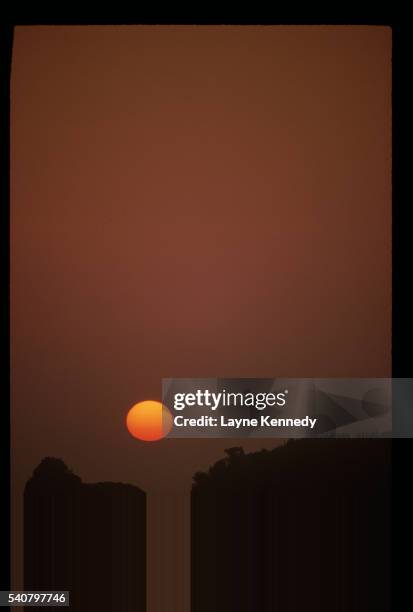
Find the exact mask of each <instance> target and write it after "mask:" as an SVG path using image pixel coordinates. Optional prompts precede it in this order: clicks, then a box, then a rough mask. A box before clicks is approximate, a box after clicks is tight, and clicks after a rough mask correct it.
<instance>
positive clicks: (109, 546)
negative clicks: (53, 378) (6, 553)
mask: <svg viewBox="0 0 413 612" xmlns="http://www.w3.org/2000/svg"><path fill="white" fill-rule="evenodd" d="M24 583H25V589H26V590H44V589H45V590H47V591H50V590H65V591H70V607H71V609H72V610H75V611H76V612H83V611H86V610H87V611H89V612H90V611H91V610H100V611H105V610H111V611H115V610H122V611H128V610H133V611H134V612H139V611H142V612H144V610H145V609H146V495H145V493H144V492H143V491H141V490H140V489H139V488H137V487H135V486H131V485H126V484H120V483H111V482H103V483H97V484H85V483H83V482H82V481H81V479H80V478H79V477H78V476H76V475H75V474H73V473H72V472H71V471H70V470H69V469H68V468H67V467H66V465H65V464H64V462H63V461H61V460H60V459H54V458H45V459H43V461H42V462H41V463H40V465H39V466H38V467H37V468H36V469H35V470H34V472H33V475H32V477H31V478H30V480H29V481H28V483H27V484H26V487H25V491H24Z"/></svg>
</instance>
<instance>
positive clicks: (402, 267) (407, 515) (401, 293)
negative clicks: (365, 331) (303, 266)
mask: <svg viewBox="0 0 413 612" xmlns="http://www.w3.org/2000/svg"><path fill="white" fill-rule="evenodd" d="M26 15H28V16H26V17H25V18H22V19H10V20H8V19H6V20H4V21H3V23H2V24H1V25H0V45H1V55H0V60H1V63H0V66H1V87H0V98H1V106H2V109H1V110H2V112H1V129H2V136H3V138H2V139H1V149H2V153H3V154H4V155H3V159H4V160H5V162H6V163H5V164H4V166H3V172H2V180H1V181H0V189H1V196H2V197H1V206H0V215H1V217H0V232H1V236H0V249H1V255H0V259H1V266H2V269H1V280H2V300H1V311H0V312H1V349H2V353H3V360H2V364H3V366H2V368H1V380H2V383H3V385H4V387H3V391H2V399H3V401H2V404H1V407H0V482H1V502H2V506H3V519H2V522H1V532H0V543H1V545H0V563H1V565H0V567H1V570H0V590H8V589H9V588H10V518H11V516H10V487H11V481H10V327H9V321H10V301H9V298H10V291H9V289H10V273H9V269H10V268H9V264H10V235H9V224H10V179H9V173H10V77H11V61H12V48H13V32H14V27H15V26H19V25H103V26H104V25H132V24H145V25H156V24H164V25H173V24H182V25H185V24H197V25H198V24H199V25H222V24H231V25H309V26H311V25H319V24H325V25H384V26H389V27H391V28H392V35H393V54H392V137H393V140H392V152H393V153H392V160H393V161H392V215H393V222H392V376H393V377H394V378H398V377H406V378H408V377H413V372H412V370H413V359H412V357H411V356H410V355H409V352H408V351H409V348H410V346H411V345H410V340H411V337H412V325H411V321H412V314H413V297H412V292H409V291H408V289H407V286H406V285H407V282H406V281H407V280H408V278H409V276H408V272H409V270H410V266H409V263H410V262H409V258H410V260H413V257H412V251H413V249H412V246H411V244H412V240H411V238H410V237H409V236H408V233H409V232H410V228H411V224H410V221H411V217H412V215H411V211H410V209H409V203H410V202H409V200H408V196H410V192H409V191H408V190H407V186H406V170H407V162H406V159H405V157H403V156H402V151H406V150H407V147H406V146H404V145H406V138H407V134H406V132H405V129H406V127H407V122H406V119H407V116H408V115H407V113H406V112H405V109H406V108H407V104H408V103H409V102H410V97H411V94H410V95H407V97H406V94H402V85H403V84H404V83H405V82H406V81H407V79H406V76H407V74H408V73H407V70H406V72H403V69H402V63H403V59H404V58H405V57H406V55H407V50H408V49H407V40H408V38H407V29H406V28H405V26H404V24H402V20H401V19H399V20H394V19H392V18H388V19H386V18H385V17H383V16H381V17H378V18H365V19H360V18H356V19H351V18H347V19H342V20H337V19H334V18H332V19H330V18H329V17H328V15H324V16H323V17H319V18H316V17H314V18H309V19H303V18H302V19H297V18H288V16H284V18H283V19H281V18H280V17H279V18H278V19H275V18H274V19H270V18H269V17H268V16H267V17H264V16H263V17H262V18H260V19H257V18H247V19H240V18H238V19H237V18H234V17H232V18H231V17H229V16H226V17H223V18H221V19H206V20H202V19H201V20H200V19H197V18H193V19H188V18H182V19H179V18H177V17H176V16H175V18H170V19H168V18H167V17H166V16H164V17H163V18H162V19H160V18H156V17H155V16H152V17H149V18H148V17H146V18H144V19H142V18H136V19H130V18H129V19H105V18H102V17H101V18H95V19H89V20H81V19H73V18H67V19H63V20H61V19H59V18H56V19H54V18H51V17H50V16H46V17H44V16H41V15H37V16H36V17H34V16H33V15H32V16H30V11H28V12H27V13H26ZM403 77H404V78H403ZM405 91H407V88H406V90H405ZM409 107H410V108H412V105H411V104H409ZM410 112H411V111H410ZM3 163H4V162H3ZM410 448H411V445H410V443H409V441H408V440H407V439H402V440H394V441H393V474H394V476H395V478H394V483H395V486H394V487H393V491H394V501H396V502H397V501H398V502H399V503H397V505H398V511H397V525H396V524H395V521H393V532H394V538H395V540H396V542H397V541H398V542H399V543H401V544H402V546H403V548H404V549H405V550H406V551H410V550H411V547H410V546H409V545H408V544H407V542H406V538H407V536H408V533H407V532H408V526H409V522H410V521H411V516H412V508H413V503H412V502H411V501H410V502H408V501H407V496H406V495H405V491H406V485H407V483H408V482H409V480H410V479H409V475H410V471H409V459H410ZM398 481H399V482H398ZM410 497H411V496H409V498H410ZM378 537H379V536H378ZM400 566H401V564H400ZM408 572H409V567H408V566H405V568H404V570H403V566H401V567H400V568H398V572H397V574H396V573H395V572H394V573H393V582H394V586H393V593H394V592H396V591H397V592H399V594H400V591H402V592H403V591H404V594H405V601H406V603H407V602H408V601H409V599H410V598H411V596H409V594H408V591H409V586H410V576H409V573H408ZM404 607H406V606H404Z"/></svg>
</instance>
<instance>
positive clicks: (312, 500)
mask: <svg viewBox="0 0 413 612" xmlns="http://www.w3.org/2000/svg"><path fill="white" fill-rule="evenodd" d="M390 468H391V442H390V441H389V440H383V439H381V440H379V439H376V440H374V439H373V440H369V439H354V440H351V439H346V440H344V439H341V440H340V439H318V440H316V439H313V440H297V441H291V442H288V443H287V444H285V445H283V446H281V447H278V448H276V449H274V450H272V451H266V450H263V451H261V452H258V453H252V454H244V452H243V450H242V448H238V447H236V448H232V449H228V451H227V457H226V458H225V459H222V460H221V461H218V462H217V463H215V465H213V466H212V467H211V468H210V470H209V471H208V472H207V473H197V474H196V475H195V477H194V484H193V489H192V495H191V515H192V544H191V546H192V611H193V612H207V611H208V612H210V611H211V610H214V612H221V611H222V612H224V611H225V612H235V611H237V612H240V611H244V612H252V611H254V612H267V611H268V612H269V611H271V612H278V611H280V612H323V611H327V610H328V612H361V611H363V612H365V611H366V610H374V612H384V611H388V610H390V604H389V574H390V567H389V563H390V560H389V555H390V508H389V506H390Z"/></svg>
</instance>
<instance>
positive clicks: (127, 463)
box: [11, 26, 391, 516]
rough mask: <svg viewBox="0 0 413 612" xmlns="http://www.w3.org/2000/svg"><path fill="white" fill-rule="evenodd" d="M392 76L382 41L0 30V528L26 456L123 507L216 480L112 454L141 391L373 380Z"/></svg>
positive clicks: (244, 30) (124, 444)
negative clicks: (3, 477) (176, 384)
mask: <svg viewBox="0 0 413 612" xmlns="http://www.w3.org/2000/svg"><path fill="white" fill-rule="evenodd" d="M390 71H391V30H390V29H389V28H384V27H222V26H217V27H199V26H198V27H192V26H185V27H184V26H181V27H168V26H154V27H147V26H137V27H135V26H131V27H125V26H123V27H18V28H16V31H15V39H14V50H13V65H12V91H11V95H12V100H11V104H12V116H11V128H12V146H11V162H12V167H11V171H12V176H11V247H12V253H11V265H12V270H11V294H12V303H11V308H12V402H13V404H12V427H13V431H12V434H13V470H14V475H13V478H14V488H15V495H16V497H15V503H16V510H15V511H16V513H17V514H16V516H19V510H18V499H19V495H20V493H21V487H22V485H23V484H24V482H25V480H26V479H27V477H28V476H29V474H30V473H31V470H32V469H33V468H34V467H35V465H36V464H37V463H38V462H39V460H40V459H41V458H42V457H43V456H45V455H53V456H59V457H62V458H63V459H64V460H65V461H66V462H67V463H68V465H69V466H70V467H72V468H73V469H74V470H75V471H77V472H78V473H79V475H80V476H82V477H83V478H84V479H85V480H120V481H124V482H132V483H136V484H139V485H141V486H142V487H143V488H151V487H152V488H153V487H155V486H156V485H158V484H159V485H160V486H163V485H165V484H166V483H171V482H172V483H173V486H175V484H176V485H177V486H178V484H179V483H184V482H186V483H188V482H190V478H191V475H192V474H193V472H194V471H195V470H197V469H200V468H205V467H207V466H208V464H209V463H210V462H211V461H214V460H215V459H217V458H219V457H220V456H221V453H222V448H223V447H224V446H227V445H228V444H225V442H222V441H219V440H218V441H217V440H215V441H210V442H209V441H197V440H196V441H188V440H170V441H162V442H160V443H156V444H148V443H141V442H138V441H136V440H134V439H132V438H131V437H130V436H129V434H128V433H127V431H126V429H125V426H124V418H125V414H126V412H127V410H128V408H129V407H130V406H131V405H132V404H134V403H135V402H137V401H139V400H141V399H147V398H154V399H159V398H160V394H161V378H162V377H171V376H181V377H192V376H197V377H214V376H220V377H231V376H232V377H243V376H244V377H254V376H256V377H261V376H264V377H265V376H268V377H275V376H282V377H300V376H306V377H313V376H316V377H328V376H335V377H359V376H360V377H381V376H390V374H391V369H390V359H391V347H390V340H391V327H390V326H391V258H390V256H391V172H390V170H391V167H390V165H391V148H390V145H391V123H390V120H391V72H390ZM230 445H231V444H230ZM254 445H255V446H262V445H263V442H262V441H257V442H251V443H250V446H251V448H252V447H253V446H254ZM149 468H150V469H149Z"/></svg>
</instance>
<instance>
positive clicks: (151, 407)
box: [126, 400, 172, 442]
mask: <svg viewBox="0 0 413 612" xmlns="http://www.w3.org/2000/svg"><path fill="white" fill-rule="evenodd" d="M126 427H127V428H128V431H129V433H130V434H131V435H132V436H133V437H134V438H138V439H139V440H145V442H155V440H161V439H162V438H164V437H165V436H167V435H168V433H169V432H170V431H171V429H172V415H171V413H170V412H169V410H168V408H166V406H164V405H163V404H161V402H155V401H153V400H145V401H144V402H139V403H138V404H135V405H134V406H132V408H131V409H130V410H129V412H128V414H127V417H126Z"/></svg>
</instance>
